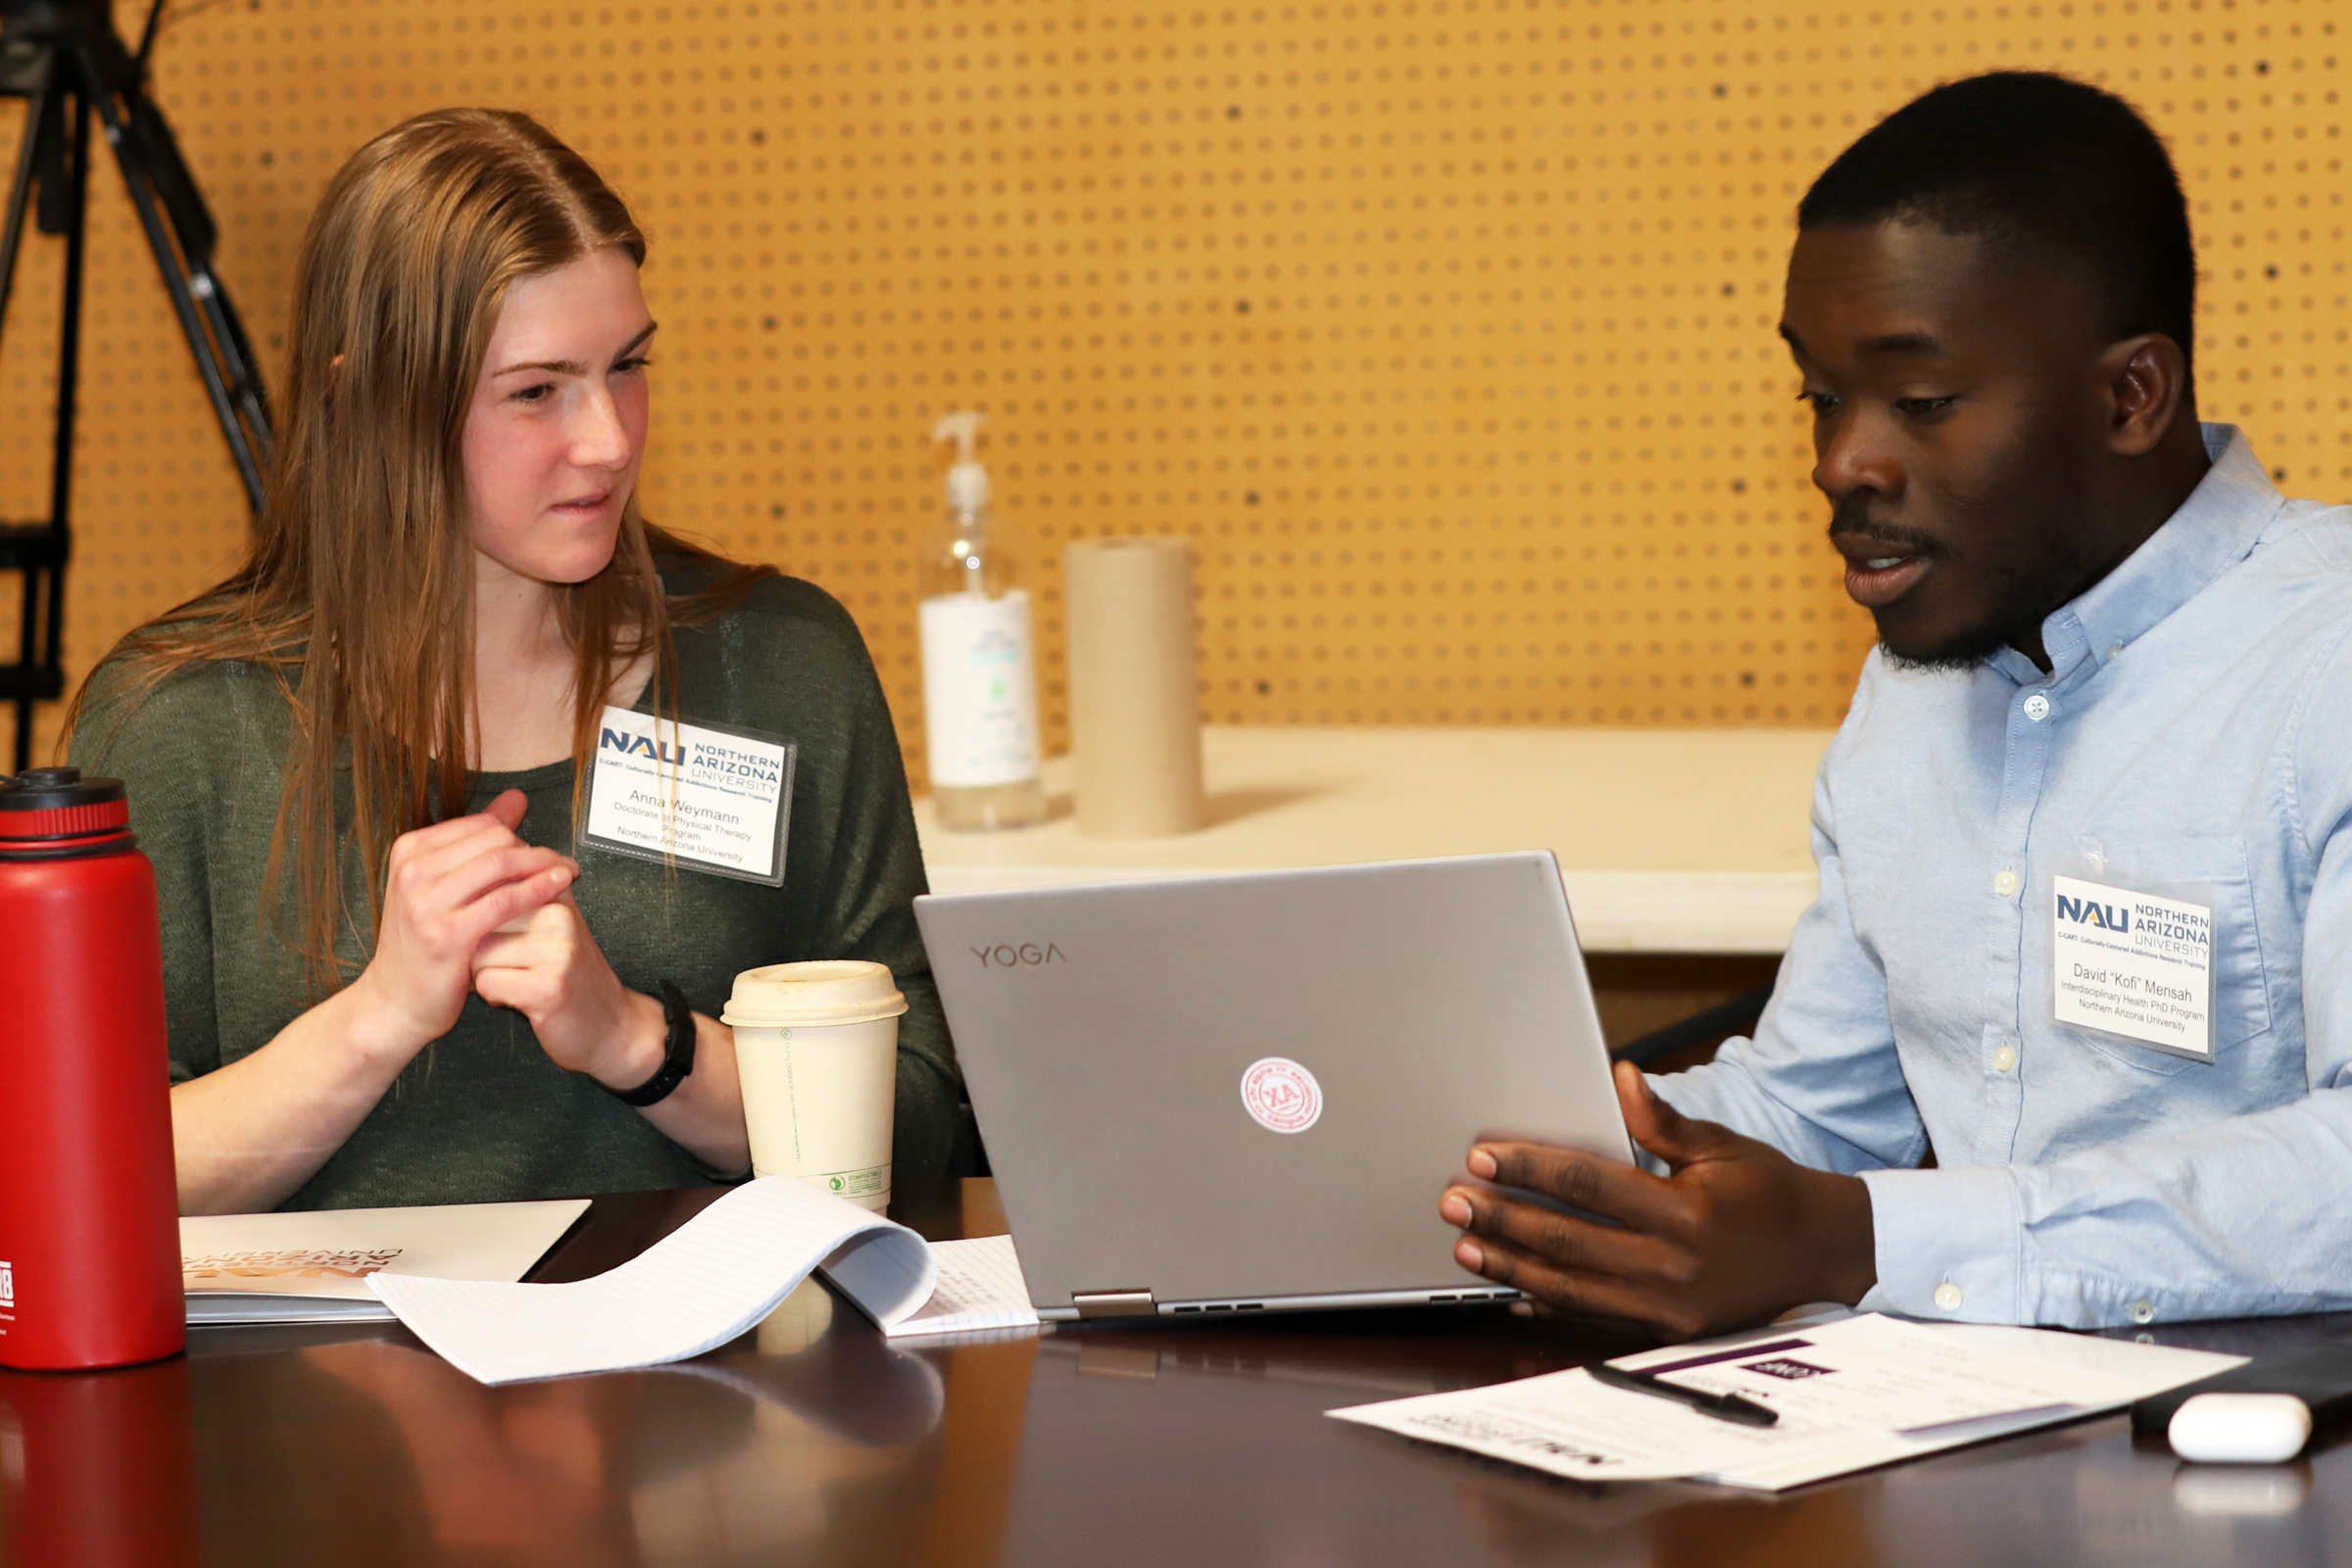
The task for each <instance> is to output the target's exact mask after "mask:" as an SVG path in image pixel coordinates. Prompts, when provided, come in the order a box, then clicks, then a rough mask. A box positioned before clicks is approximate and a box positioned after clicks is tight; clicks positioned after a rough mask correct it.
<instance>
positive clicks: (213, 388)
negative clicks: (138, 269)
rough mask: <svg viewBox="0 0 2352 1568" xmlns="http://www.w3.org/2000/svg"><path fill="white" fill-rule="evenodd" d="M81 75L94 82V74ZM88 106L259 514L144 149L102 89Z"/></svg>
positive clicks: (258, 480) (238, 432)
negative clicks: (111, 148)
mask: <svg viewBox="0 0 2352 1568" xmlns="http://www.w3.org/2000/svg"><path fill="white" fill-rule="evenodd" d="M86 74H88V75H89V76H90V77H91V78H92V79H96V76H97V73H96V71H95V70H94V69H90V70H87V71H86ZM90 102H91V103H92V104H94V105H95V107H96V108H97V110H98V118H99V120H100V122H101V123H103V124H104V125H105V127H106V139H107V140H108V141H109V142H110V143H112V144H113V146H114V149H115V162H116V164H117V165H118V166H119V167H120V168H121V169H122V171H123V184H124V185H126V186H128V187H129V189H130V205H131V208H132V209H133V210H134V211H135V212H136V213H137V214H138V216H139V226H140V227H141V228H142V229H144V230H145V231H146V234H147V248H148V249H149V250H151V251H153V252H154V253H155V266H156V270H158V271H159V272H161V273H162V274H163V278H164V291H165V292H166V293H168V294H170V295H171V296H172V311H173V313H174V314H176V315H177V316H178V317H179V329H180V332H181V334H182V335H184V336H185V337H186V338H187V340H188V351H189V352H190V353H191V354H193V355H194V356H195V357H196V373H197V375H198V376H199V377H201V378H202V379H203V381H204V391H205V395H206V396H207V397H209V398H211V399H212V400H213V414H214V417H216V418H218V419H219V420H220V421H221V435H223V436H224V437H226V438H227V440H228V455H229V457H230V458H231V459H233V460H234V461H235V463H236V465H237V475H238V477H239V478H241V479H243V480H244V481H245V498H246V500H247V501H248V502H250V503H251V504H252V507H253V510H254V511H255V512H256V513H257V514H258V513H259V512H260V511H261V510H262V465H261V455H260V454H259V453H258V452H257V451H256V450H255V443H254V441H253V440H252V439H251V437H249V436H248V434H247V433H246V429H245V426H244V424H243V422H242V421H240V420H239V419H238V417H237V409H236V405H235V404H233V403H232V402H231V401H230V399H229V386H230V384H231V377H230V376H229V375H227V374H225V373H223V365H222V362H221V357H220V355H219V353H218V352H217V351H216V349H215V347H214V344H213V340H212V338H211V337H210V336H209V335H208V334H207V332H206V330H205V325H206V323H205V320H204V319H203V317H202V316H200V315H199V314H198V310H197V305H196V297H195V292H194V289H193V287H192V286H191V285H190V282H189V279H188V272H187V269H186V267H185V266H184V265H183V264H182V262H181V259H180V255H179V252H178V250H177V249H176V248H175V247H174V246H173V245H172V233H171V230H170V229H168V228H167V227H166V226H165V224H164V217H163V214H162V212H161V211H160V210H159V209H158V208H157V206H156V200H155V189H154V186H153V185H152V184H151V183H150V180H151V178H152V172H151V171H150V170H149V169H148V168H147V160H146V158H145V156H144V145H145V144H144V142H143V141H142V140H141V139H140V138H138V137H137V136H136V135H135V134H133V133H131V132H130V131H128V130H127V128H126V126H125V124H124V122H123V113H122V110H121V109H120V108H119V107H118V106H117V105H116V103H115V95H114V94H113V92H111V91H108V90H106V89H105V88H104V87H103V86H101V87H99V88H97V89H95V90H93V91H92V93H91V95H90ZM199 275H200V276H201V277H203V278H204V280H205V286H206V288H207V289H208V291H210V293H211V295H212V297H213V298H214V299H218V298H219V297H220V291H219V288H218V286H217V285H215V284H214V283H213V282H212V280H211V274H210V272H209V271H208V272H205V273H201V274H199Z"/></svg>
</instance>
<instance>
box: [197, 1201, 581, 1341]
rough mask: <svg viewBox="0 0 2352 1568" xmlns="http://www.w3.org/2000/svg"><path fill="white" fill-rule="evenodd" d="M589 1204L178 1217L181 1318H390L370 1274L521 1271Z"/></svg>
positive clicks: (517, 1274) (497, 1276) (474, 1276)
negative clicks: (184, 1294)
mask: <svg viewBox="0 0 2352 1568" xmlns="http://www.w3.org/2000/svg"><path fill="white" fill-rule="evenodd" d="M587 1210H588V1200H586V1199H585V1198H564V1199H556V1200H552V1201H544V1202H529V1203H443V1204H437V1205H426V1206H418V1207H415V1208H322V1209H314V1210H309V1211H297V1212H293V1213H275V1214H191V1215H189V1216H187V1217H185V1218H183V1219H182V1220H180V1222H179V1267H180V1276H181V1283H182V1285H183V1286H184V1288H185V1289H186V1291H187V1301H188V1322H189V1323H190V1324H224V1323H351V1322H362V1323H365V1322H379V1323H388V1322H390V1321H392V1309H391V1308H390V1307H388V1306H386V1305H384V1303H383V1301H382V1300H381V1299H379V1298H378V1297H377V1296H376V1294H375V1293H374V1292H373V1291H370V1290H369V1289H368V1276H369V1275H371V1274H375V1273H379V1272H383V1271H389V1272H391V1273H394V1274H432V1275H437V1276H439V1277H441V1278H444V1279H459V1280H504V1281H510V1282H511V1281H514V1280H518V1279H520V1278H522V1277H523V1275H524V1274H526V1273H528V1272H530V1269H531V1265H532V1264H534V1263H536V1262H538V1261H539V1259H540V1258H542V1257H544V1256H546V1255H547V1250H548V1249H549V1248H551V1247H553V1246H555V1245H556V1243H557V1242H558V1241H560V1240H561V1239H562V1238H563V1235H564V1232H565V1231H567V1230H569V1229H570V1228H571V1226H572V1222H573V1221H574V1220H577V1219H578V1218H579V1217H580V1216H581V1215H582V1214H584V1213H586V1212H587Z"/></svg>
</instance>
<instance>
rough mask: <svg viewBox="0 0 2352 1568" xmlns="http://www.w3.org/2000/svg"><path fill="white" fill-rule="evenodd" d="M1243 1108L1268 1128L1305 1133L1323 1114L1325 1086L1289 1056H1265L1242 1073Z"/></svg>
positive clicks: (1252, 1117) (1273, 1130) (1254, 1120)
mask: <svg viewBox="0 0 2352 1568" xmlns="http://www.w3.org/2000/svg"><path fill="white" fill-rule="evenodd" d="M1242 1108H1243V1109H1244V1110H1247V1111H1248V1112H1250V1120H1251V1121H1253V1122H1256V1123H1257V1124H1258V1125H1259V1126H1260V1127H1263V1128H1265V1129H1266V1130H1267V1131H1268V1132H1276V1133H1302V1132H1304V1131H1306V1130H1307V1129H1308V1128H1309V1127H1312V1126H1313V1125H1314V1124H1315V1119H1316V1118H1317V1117H1319V1116H1321V1115H1322V1114H1323V1086H1322V1085H1321V1084H1319V1083H1317V1082H1315V1075H1314V1074H1313V1073H1311V1072H1308V1071H1307V1070H1306V1069H1305V1068H1304V1067H1301V1066H1299V1064H1298V1063H1297V1062H1295V1061H1293V1060H1291V1058H1290V1057H1288V1056H1262V1057H1260V1058H1259V1059H1257V1060H1256V1061H1253V1062H1251V1063H1250V1066H1249V1069H1248V1070H1247V1071H1245V1072H1244V1073H1243V1074H1242Z"/></svg>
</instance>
